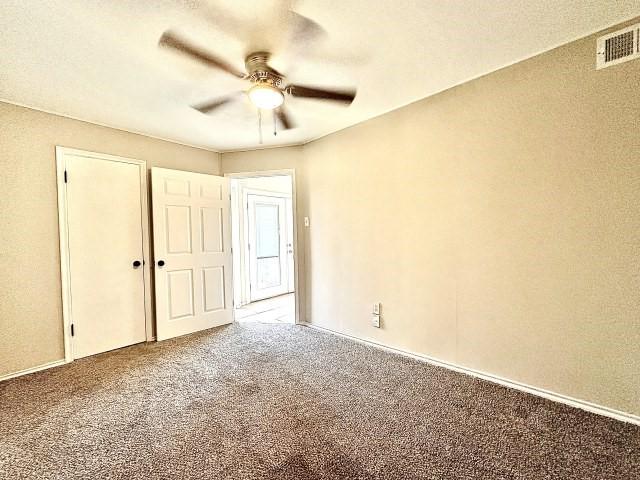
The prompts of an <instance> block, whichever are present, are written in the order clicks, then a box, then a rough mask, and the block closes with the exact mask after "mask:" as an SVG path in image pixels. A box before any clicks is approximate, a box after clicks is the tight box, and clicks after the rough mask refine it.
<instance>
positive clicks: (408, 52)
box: [0, 0, 640, 151]
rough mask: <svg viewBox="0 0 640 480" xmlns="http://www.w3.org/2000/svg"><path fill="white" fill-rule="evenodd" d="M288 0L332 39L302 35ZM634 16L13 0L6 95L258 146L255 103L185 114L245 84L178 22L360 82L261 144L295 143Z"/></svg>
mask: <svg viewBox="0 0 640 480" xmlns="http://www.w3.org/2000/svg"><path fill="white" fill-rule="evenodd" d="M287 6H292V8H293V9H294V10H295V11H296V12H298V13H300V14H302V15H305V16H306V17H308V18H311V19H313V20H314V21H315V22H317V23H318V24H319V25H321V26H322V27H323V29H324V30H325V31H326V34H324V35H315V36H310V37H303V38H299V37H298V38H294V39H292V33H291V32H292V29H291V28H287V20H286V19H287V18H290V17H287V16H286V15H284V13H283V12H286V11H287ZM635 15H640V2H638V1H637V0H617V1H614V0H611V1H584V0H573V1H572V0H541V1H530V0H527V1H525V0H492V1H486V0H447V1H444V0H393V1H392V0H388V1H382V0H378V1H372V0H314V1H310V0H309V1H302V0H301V1H298V2H287V1H284V0H260V1H241V0H218V1H214V0H210V1H204V0H202V1H198V0H118V1H113V0H58V1H53V0H3V1H2V2H0V52H1V54H0V99H3V100H5V101H9V102H13V103H18V104H22V105H26V106H30V107H34V108H38V109H42V110H46V111H50V112H55V113H59V114H62V115H68V116H71V117H74V118H79V119H82V120H87V121H91V122H95V123H99V124H103V125H108V126H112V127H116V128H121V129H125V130H129V131H133V132H139V133H144V134H147V135H152V136H156V137H160V138H165V139H169V140H173V141H177V142H181V143H185V144H190V145H195V146H200V147H205V148H210V149H213V150H219V151H227V150H236V149H248V148H256V147H259V146H260V145H259V144H258V130H257V116H256V112H255V110H253V109H252V108H251V106H250V105H249V104H248V101H247V100H246V99H242V100H241V101H239V102H238V103H236V104H231V105H227V106H225V107H222V108H221V109H220V110H218V111H216V113H215V114H212V115H208V116H206V115H203V114H201V113H199V112H197V111H195V110H193V109H191V108H189V105H190V104H194V103H198V102H201V101H203V100H207V99H210V98H212V97H216V96H218V95H222V94H225V93H228V92H231V91H235V90H239V89H243V88H246V86H247V83H246V82H245V81H243V80H239V79H237V78H234V77H232V76H230V75H227V74H225V73H220V72H217V71H214V70H211V69H208V68H205V67H203V66H201V65H199V64H196V63H194V62H192V61H190V60H186V59H184V58H180V57H179V56H177V55H176V54H174V53H172V52H170V51H166V50H160V49H158V47H157V42H158V39H159V37H160V35H161V34H162V32H163V31H164V30H166V29H168V28H172V29H174V30H175V31H177V32H180V33H182V34H183V35H184V36H186V37H187V38H189V39H190V40H192V41H193V42H194V43H197V44H198V45H201V46H203V47H205V48H207V49H208V50H210V51H211V52H214V53H217V54H218V55H219V56H221V57H223V58H224V59H225V60H227V61H228V62H230V63H232V64H233V65H234V66H236V67H237V68H238V69H243V59H244V57H245V55H246V54H247V53H249V52H251V51H255V50H264V49H266V50H270V51H271V52H273V55H274V56H273V59H272V62H271V63H272V66H274V67H275V68H276V69H278V70H279V71H281V72H282V73H284V74H286V75H287V82H291V83H299V84H309V85H317V86H357V87H358V96H357V98H356V100H355V101H354V103H353V104H352V105H351V106H350V107H342V106H337V105H333V104H328V103H322V102H318V101H314V100H304V99H297V98H291V97H288V98H287V106H288V108H289V110H290V113H291V114H292V116H293V117H294V118H295V121H296V123H297V124H298V128H296V129H293V130H289V131H286V132H279V133H278V135H277V137H274V136H273V134H272V132H271V129H272V123H271V119H270V118H266V119H265V120H264V146H270V145H288V144H298V143H303V142H306V141H309V140H312V139H314V138H318V137H321V136H323V135H326V134H328V133H330V132H333V131H336V130H339V129H342V128H345V127H347V126H349V125H353V124H355V123H358V122H361V121H363V120H366V119H368V118H371V117H373V116H376V115H380V114H382V113H384V112H386V111H389V110H392V109H394V108H397V107H399V106H402V105H405V104H407V103H410V102H412V101H415V100H418V99H420V98H423V97H426V96H428V95H431V94H433V93H436V92H438V91H441V90H443V89H446V88H448V87H451V86H453V85H456V84H459V83H461V82H464V81H466V80H469V79H471V78H474V77H477V76H479V75H482V74H485V73H488V72H490V71H493V70H495V69H497V68H500V67H503V66H505V65H508V64H510V63H513V62H516V61H519V60H522V59H524V58H527V57H530V56H532V55H534V54H536V53H539V52H542V51H545V50H548V49H550V48H553V47H555V46H557V45H560V44H563V43H565V42H568V41H570V40H573V39H576V38H579V37H581V36H584V35H587V34H589V33H592V32H594V31H597V30H599V29H601V28H605V27H608V26H610V25H613V24H615V23H617V22H619V21H622V20H626V19H628V18H631V17H633V16H635ZM594 49H595V46H594ZM594 62H595V57H594Z"/></svg>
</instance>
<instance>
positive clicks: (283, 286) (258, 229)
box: [247, 194, 289, 302]
mask: <svg viewBox="0 0 640 480" xmlns="http://www.w3.org/2000/svg"><path fill="white" fill-rule="evenodd" d="M247 204H248V210H249V222H248V224H249V271H250V293H249V296H250V299H251V301H252V302H254V301H256V300H262V299H264V298H269V297H275V296H276V295H282V294H284V293H287V291H288V289H289V283H288V280H287V277H288V266H287V264H288V262H287V247H286V245H287V238H286V220H285V213H286V208H285V199H284V198H282V197H270V196H266V195H254V194H249V195H247Z"/></svg>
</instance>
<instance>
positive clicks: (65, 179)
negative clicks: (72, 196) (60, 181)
mask: <svg viewBox="0 0 640 480" xmlns="http://www.w3.org/2000/svg"><path fill="white" fill-rule="evenodd" d="M64 183H69V180H68V177H67V171H66V170H65V171H64Z"/></svg>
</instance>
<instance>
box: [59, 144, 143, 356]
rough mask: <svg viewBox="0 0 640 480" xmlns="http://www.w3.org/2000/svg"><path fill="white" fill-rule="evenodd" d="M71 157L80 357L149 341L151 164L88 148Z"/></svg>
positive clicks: (70, 222) (70, 223)
mask: <svg viewBox="0 0 640 480" xmlns="http://www.w3.org/2000/svg"><path fill="white" fill-rule="evenodd" d="M64 162H65V169H66V176H67V183H65V184H64V185H65V188H66V199H67V206H66V208H67V229H68V247H69V252H68V258H69V267H68V268H69V284H70V292H71V295H70V298H71V308H70V311H71V321H72V324H73V337H72V340H71V342H72V350H73V357H74V358H81V357H86V356H88V355H93V354H96V353H100V352H105V351H107V350H112V349H115V348H120V347H124V346H126V345H131V344H134V343H139V342H144V341H145V339H146V328H145V299H144V294H145V293H144V268H143V265H142V262H143V259H144V254H143V229H142V195H143V194H145V195H146V192H142V191H141V184H140V178H141V169H145V170H146V167H145V165H144V164H134V163H126V162H120V161H111V160H105V159H103V158H92V157H91V156H90V153H88V152H87V154H86V155H84V154H83V155H80V154H78V155H73V154H65V155H64ZM134 262H138V263H135V264H134Z"/></svg>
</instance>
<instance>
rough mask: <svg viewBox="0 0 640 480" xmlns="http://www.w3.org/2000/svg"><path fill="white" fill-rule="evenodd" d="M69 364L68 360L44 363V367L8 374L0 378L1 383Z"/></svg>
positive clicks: (39, 366)
mask: <svg viewBox="0 0 640 480" xmlns="http://www.w3.org/2000/svg"><path fill="white" fill-rule="evenodd" d="M65 363H67V361H66V360H64V359H63V360H56V361H55V362H49V363H44V364H42V365H38V366H37V367H31V368H27V369H25V370H20V371H19V372H13V373H8V374H6V375H1V376H0V382H3V381H5V380H9V379H10V378H16V377H21V376H23V375H29V374H30V373H35V372H39V371H40V370H46V369H48V368H53V367H59V366H60V365H64V364H65Z"/></svg>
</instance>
